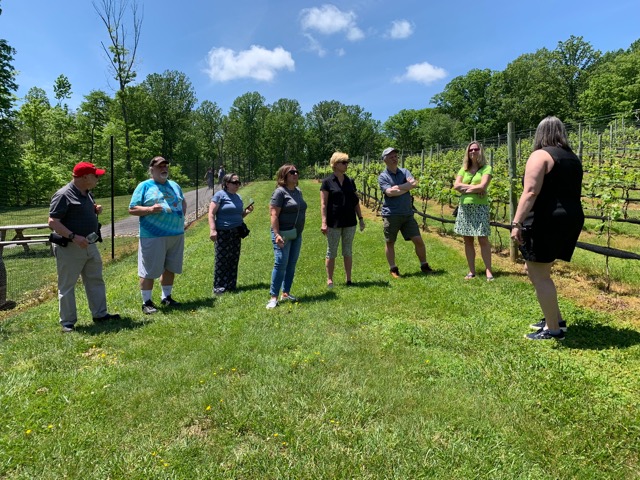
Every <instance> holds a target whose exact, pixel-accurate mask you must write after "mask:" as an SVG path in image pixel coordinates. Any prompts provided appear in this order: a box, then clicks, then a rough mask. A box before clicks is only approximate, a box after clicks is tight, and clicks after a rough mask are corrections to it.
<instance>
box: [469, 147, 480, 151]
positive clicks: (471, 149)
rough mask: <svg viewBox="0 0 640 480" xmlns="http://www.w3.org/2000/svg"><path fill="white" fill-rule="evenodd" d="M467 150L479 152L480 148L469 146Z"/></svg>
mask: <svg viewBox="0 0 640 480" xmlns="http://www.w3.org/2000/svg"><path fill="white" fill-rule="evenodd" d="M469 151H470V152H479V151H480V149H479V148H470V149H469Z"/></svg>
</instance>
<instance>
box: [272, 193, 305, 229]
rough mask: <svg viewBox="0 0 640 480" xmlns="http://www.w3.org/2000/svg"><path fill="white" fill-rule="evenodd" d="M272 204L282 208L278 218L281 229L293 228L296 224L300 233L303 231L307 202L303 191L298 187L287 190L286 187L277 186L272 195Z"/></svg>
mask: <svg viewBox="0 0 640 480" xmlns="http://www.w3.org/2000/svg"><path fill="white" fill-rule="evenodd" d="M270 205H271V206H272V207H279V208H280V215H279V216H278V220H279V222H280V230H281V231H282V230H291V229H292V228H293V227H294V226H295V228H296V230H297V231H298V234H300V233H302V231H303V230H304V221H305V213H306V211H307V202H305V201H304V198H302V192H301V191H300V189H299V188H297V187H296V188H295V190H287V189H286V188H284V187H278V188H276V189H275V191H274V192H273V195H271V202H270ZM296 219H297V220H296Z"/></svg>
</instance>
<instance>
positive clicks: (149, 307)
mask: <svg viewBox="0 0 640 480" xmlns="http://www.w3.org/2000/svg"><path fill="white" fill-rule="evenodd" d="M142 313H144V314H145V315H152V314H154V313H158V308H157V307H156V306H155V305H154V304H153V302H152V301H151V300H147V301H146V302H144V303H143V304H142Z"/></svg>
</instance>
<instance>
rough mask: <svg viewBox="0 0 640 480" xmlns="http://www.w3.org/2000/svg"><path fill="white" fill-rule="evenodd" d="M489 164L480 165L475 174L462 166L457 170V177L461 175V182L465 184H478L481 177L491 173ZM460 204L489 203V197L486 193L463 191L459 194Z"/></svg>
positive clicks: (480, 181)
mask: <svg viewBox="0 0 640 480" xmlns="http://www.w3.org/2000/svg"><path fill="white" fill-rule="evenodd" d="M491 174H492V169H491V165H485V166H484V167H481V168H480V169H479V170H478V171H477V172H476V173H475V174H473V175H472V174H471V173H469V172H468V171H466V170H465V169H464V168H461V169H460V171H459V172H458V175H457V176H458V177H462V183H465V184H467V185H480V183H482V177H484V176H485V175H491ZM460 204H462V205H489V197H488V196H487V195H482V196H480V195H478V194H477V193H463V194H462V195H461V196H460Z"/></svg>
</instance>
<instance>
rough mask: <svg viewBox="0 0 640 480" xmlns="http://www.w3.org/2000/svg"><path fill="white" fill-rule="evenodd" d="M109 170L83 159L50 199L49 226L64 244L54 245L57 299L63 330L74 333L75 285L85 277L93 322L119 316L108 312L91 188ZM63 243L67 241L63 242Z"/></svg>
mask: <svg viewBox="0 0 640 480" xmlns="http://www.w3.org/2000/svg"><path fill="white" fill-rule="evenodd" d="M105 173H106V172H105V170H103V169H101V168H96V166H95V165H94V164H93V163H88V162H80V163H78V164H77V165H76V166H75V167H73V179H72V180H71V182H69V183H68V184H66V185H65V186H64V187H62V188H61V189H60V190H58V191H57V192H56V193H55V194H54V195H53V197H52V198H51V205H50V206H49V227H50V228H51V229H52V230H54V231H55V232H56V233H57V234H59V235H60V236H62V237H64V239H66V240H67V242H66V243H65V244H64V246H63V245H60V244H54V246H53V253H54V255H55V257H56V267H57V270H58V300H59V310H60V324H61V325H62V331H63V332H72V331H73V330H74V328H75V324H76V322H77V321H78V316H77V310H76V296H75V286H76V283H77V281H78V277H80V276H82V283H83V284H84V289H85V292H86V293H87V300H88V301H89V309H90V310H91V314H92V315H93V321H94V322H104V321H107V320H118V319H120V315H117V314H113V315H112V314H110V313H107V295H106V288H105V284H104V280H103V279H102V258H101V257H100V252H99V251H98V247H97V246H96V245H95V242H96V241H97V240H98V238H99V235H98V214H100V213H101V212H102V205H96V203H95V201H94V200H93V196H92V195H91V190H92V189H93V188H95V186H96V184H97V183H98V178H99V177H100V176H102V175H104V174H105ZM63 243H64V242H63Z"/></svg>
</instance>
